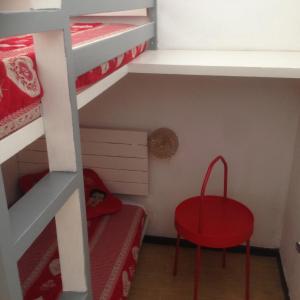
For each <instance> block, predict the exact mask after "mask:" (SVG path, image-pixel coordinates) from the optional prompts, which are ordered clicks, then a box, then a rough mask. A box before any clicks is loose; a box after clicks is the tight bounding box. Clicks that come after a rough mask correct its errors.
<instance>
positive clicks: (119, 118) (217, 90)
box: [80, 75, 300, 247]
mask: <svg viewBox="0 0 300 300" xmlns="http://www.w3.org/2000/svg"><path fill="white" fill-rule="evenodd" d="M299 96H300V89H299V83H297V82H296V81H293V80H291V81H288V80H272V79H255V78H252V79H249V78H240V79H239V78H221V77H220V78H214V77H210V78H209V77H200V76H198V77H197V76H195V77H193V76H177V77H176V76H159V75H154V76H153V75H129V76H128V77H126V78H125V79H123V80H122V81H121V82H120V83H118V84H117V85H116V86H114V87H113V88H111V89H110V90H109V91H108V92H106V93H105V94H104V95H102V96H100V97H99V99H98V100H97V101H94V102H92V104H90V105H88V106H87V107H86V108H83V109H82V110H81V113H80V117H81V123H82V125H84V126H91V127H93V126H97V127H107V128H129V129H143V130H149V131H152V130H154V129H156V128H159V127H161V126H167V127H170V128H171V129H173V130H175V132H176V133H177V134H178V137H179V142H180V146H179V150H178V153H177V154H176V156H175V157H173V158H172V159H171V160H157V159H154V158H152V159H151V163H150V168H151V170H150V193H151V195H150V196H149V197H148V198H147V199H143V200H142V202H144V203H145V204H146V205H147V206H148V207H149V208H150V210H151V224H150V228H149V232H148V233H149V234H152V235H160V236H174V234H175V231H174V225H173V214H174V209H175V206H176V205H177V204H178V203H179V202H180V201H181V200H183V199H184V198H186V197H189V196H192V195H195V194H197V193H199V190H200V182H201V180H202V176H203V174H204V172H205V170H206V167H207V165H208V163H209V161H210V160H211V159H212V158H213V157H214V156H216V155H217V154H223V155H224V156H225V157H226V158H227V160H228V162H229V167H230V169H229V171H230V181H229V195H230V196H232V197H236V198H237V199H239V200H241V201H242V202H244V203H245V204H247V205H248V206H249V207H250V208H251V209H252V210H253V212H254V214H255V218H256V222H255V234H254V238H253V241H254V244H255V245H256V246H263V247H278V246H279V241H280V235H281V229H282V218H283V212H284V206H285V201H286V197H287V191H288V183H289V177H290V172H291V164H292V156H293V150H294V141H295V136H296V129H297V123H298V109H299V108H300V107H299V105H300V101H299ZM217 177H218V178H217V179H219V182H218V181H217V180H214V181H213V183H212V187H211V190H212V191H217V190H220V189H219V188H217V185H219V183H220V182H221V181H220V176H217Z"/></svg>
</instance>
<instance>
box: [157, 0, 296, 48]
mask: <svg viewBox="0 0 300 300" xmlns="http://www.w3.org/2000/svg"><path fill="white" fill-rule="evenodd" d="M299 11H300V1H298V0H263V1H262V0H251V1H245V0H226V1H224V0H188V1H179V0H158V39H159V48H162V49H231V50H233V49H235V50H244V49H248V50H249V49H252V50H253V49H268V50H269V49H271V50H278V49H287V50H299V49H300V18H299Z"/></svg>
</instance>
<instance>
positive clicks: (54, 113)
mask: <svg viewBox="0 0 300 300" xmlns="http://www.w3.org/2000/svg"><path fill="white" fill-rule="evenodd" d="M54 22H55V19H54ZM34 40H35V54H36V60H37V64H38V65H39V77H40V80H41V82H42V85H43V89H44V97H43V103H42V110H43V123H44V131H45V137H46V143H47V150H48V160H49V169H50V174H49V175H47V176H46V177H45V178H44V179H42V180H41V181H40V182H39V183H38V184H37V185H36V186H35V187H34V188H33V189H32V190H31V191H29V192H28V193H27V194H26V195H25V196H24V197H23V199H20V201H19V202H17V203H16V205H14V206H13V207H12V208H11V210H8V208H7V204H6V194H5V191H4V187H3V179H2V173H1V171H0V173H1V174H0V185H1V188H0V195H1V199H0V201H1V211H0V217H1V222H2V224H1V239H0V240H1V241H0V281H1V284H0V287H1V296H0V298H1V299H2V296H3V295H4V298H3V299H5V300H21V299H22V298H23V296H22V288H21V284H20V280H19V275H18V269H17V260H18V258H20V256H21V255H22V254H23V253H24V251H25V250H26V249H27V248H28V247H29V246H30V245H31V243H32V242H33V241H34V239H35V238H36V237H37V235H38V234H39V233H40V232H41V230H43V228H44V227H45V226H46V225H47V224H48V223H49V221H50V220H51V219H52V218H53V217H54V216H55V222H56V231H57V241H58V250H59V257H60V269H61V278H62V285H63V292H65V291H68V292H69V291H70V292H73V293H74V295H77V296H78V295H82V293H83V294H84V295H85V296H84V297H85V298H86V299H91V298H92V291H91V283H90V267H89V250H88V238H87V221H86V216H85V201H84V191H83V178H82V171H81V170H82V163H81V154H80V135H79V126H78V112H77V104H76V89H75V78H74V72H73V61H72V49H71V36H70V31H69V24H68V22H65V23H64V27H63V29H60V30H52V31H45V32H39V33H35V34H34ZM49 44H51V48H49V47H47V45H49ZM53 61H55V62H56V63H55V64H53ZM41 197H43V199H42V200H41ZM81 298H82V297H81ZM85 298H82V299H85ZM75 299H76V298H75ZM79 299H80V298H79Z"/></svg>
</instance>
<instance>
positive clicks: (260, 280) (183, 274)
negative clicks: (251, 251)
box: [129, 244, 284, 300]
mask: <svg viewBox="0 0 300 300" xmlns="http://www.w3.org/2000/svg"><path fill="white" fill-rule="evenodd" d="M174 250H175V249H174V247H172V246H160V245H153V244H144V245H143V247H142V250H141V252H140V257H139V263H138V268H137V272H136V275H135V279H134V281H133V283H132V287H131V291H130V295H129V300H185V299H186V300H192V299H193V275H194V273H193V271H194V249H191V248H181V252H180V258H179V265H178V267H179V268H178V275H177V276H176V277H173V275H172V266H173V258H174ZM221 258H222V256H221V253H220V252H215V251H208V250H205V251H203V255H202V270H201V286H200V297H199V300H243V299H244V278H245V277H244V258H245V256H244V255H243V254H232V253H228V254H227V267H226V269H222V267H221ZM251 267H252V270H251V280H252V282H251V300H284V296H283V292H282V287H281V282H280V276H279V271H278V266H277V261H276V258H273V257H260V256H252V257H251Z"/></svg>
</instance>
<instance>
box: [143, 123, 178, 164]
mask: <svg viewBox="0 0 300 300" xmlns="http://www.w3.org/2000/svg"><path fill="white" fill-rule="evenodd" d="M148 146H149V152H150V153H151V154H153V155H154V156H155V157H157V158H170V157H172V156H173V155H174V154H175V153H176V151H177V149H178V137H177V135H176V134H175V132H174V131H173V130H171V129H169V128H159V129H156V130H154V131H153V132H152V133H151V134H150V136H149V141H148Z"/></svg>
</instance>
